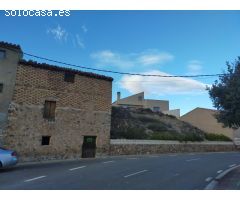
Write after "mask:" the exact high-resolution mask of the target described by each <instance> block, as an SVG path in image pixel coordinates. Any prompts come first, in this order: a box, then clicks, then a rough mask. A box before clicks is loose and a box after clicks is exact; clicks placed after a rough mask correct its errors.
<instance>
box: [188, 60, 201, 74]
mask: <svg viewBox="0 0 240 200" xmlns="http://www.w3.org/2000/svg"><path fill="white" fill-rule="evenodd" d="M187 69H188V73H187V74H188V75H198V74H200V73H201V72H202V63H201V62H200V61H198V60H191V61H189V62H188V66H187Z"/></svg>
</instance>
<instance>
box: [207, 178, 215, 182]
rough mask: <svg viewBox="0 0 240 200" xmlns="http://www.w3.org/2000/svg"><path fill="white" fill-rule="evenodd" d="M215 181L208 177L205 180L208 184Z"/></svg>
mask: <svg viewBox="0 0 240 200" xmlns="http://www.w3.org/2000/svg"><path fill="white" fill-rule="evenodd" d="M212 179H213V177H208V178H206V179H205V181H206V182H210V181H211V180H212Z"/></svg>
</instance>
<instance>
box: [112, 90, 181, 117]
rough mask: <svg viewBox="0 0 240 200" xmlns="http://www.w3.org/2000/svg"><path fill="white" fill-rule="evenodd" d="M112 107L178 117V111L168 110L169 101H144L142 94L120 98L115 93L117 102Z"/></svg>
mask: <svg viewBox="0 0 240 200" xmlns="http://www.w3.org/2000/svg"><path fill="white" fill-rule="evenodd" d="M112 105H113V106H122V107H134V108H149V109H151V110H152V111H154V112H162V113H165V114H169V115H173V116H175V117H177V118H179V117H180V109H175V110H169V101H166V100H154V99H145V98H144V92H141V93H138V94H134V95H132V96H129V97H126V98H122V99H121V93H120V92H118V93H117V101H115V102H113V104H112Z"/></svg>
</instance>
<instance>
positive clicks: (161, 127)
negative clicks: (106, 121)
mask: <svg viewBox="0 0 240 200" xmlns="http://www.w3.org/2000/svg"><path fill="white" fill-rule="evenodd" d="M111 120H112V122H111V138H112V139H157V140H179V141H203V140H205V139H206V136H207V135H208V134H206V133H205V132H203V131H202V130H200V129H198V128H196V127H194V126H192V125H190V124H189V123H186V122H183V121H180V120H179V119H177V118H175V117H173V116H170V115H165V114H163V113H155V112H152V111H151V110H150V109H133V108H131V109H130V108H121V107H113V108H112V119H111ZM212 140H228V138H220V139H219V138H218V136H217V138H213V139H212Z"/></svg>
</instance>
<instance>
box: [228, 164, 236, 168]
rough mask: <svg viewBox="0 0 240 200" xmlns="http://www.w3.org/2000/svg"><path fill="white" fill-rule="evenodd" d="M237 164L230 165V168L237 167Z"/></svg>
mask: <svg viewBox="0 0 240 200" xmlns="http://www.w3.org/2000/svg"><path fill="white" fill-rule="evenodd" d="M236 165H237V164H232V165H229V166H228V167H230V168H231V167H235V166H236Z"/></svg>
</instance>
